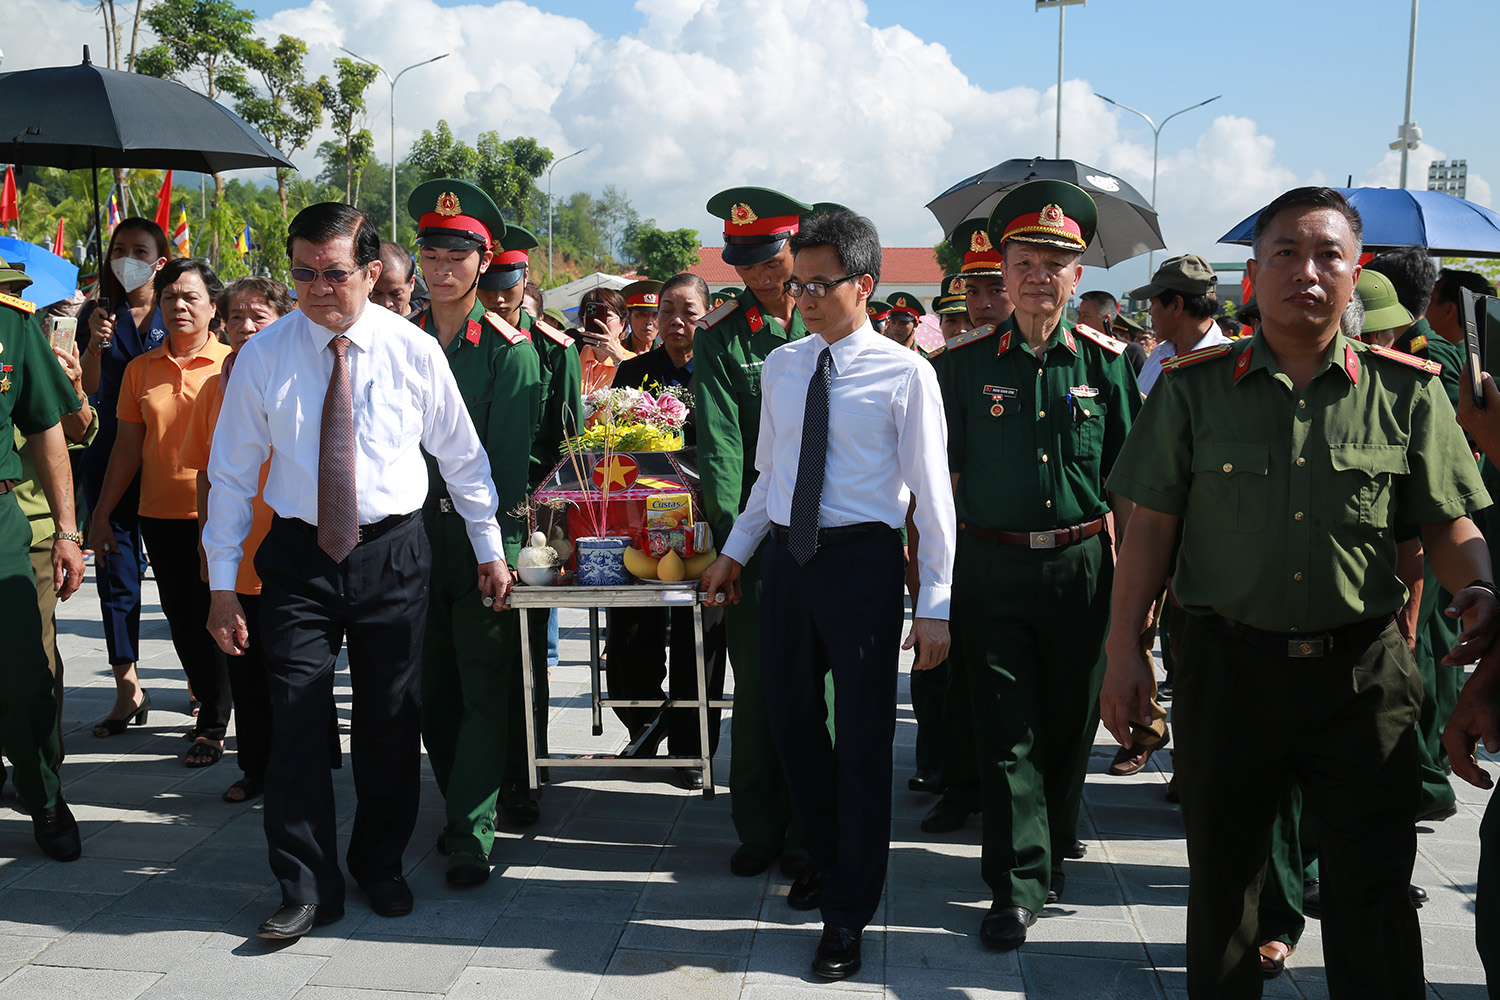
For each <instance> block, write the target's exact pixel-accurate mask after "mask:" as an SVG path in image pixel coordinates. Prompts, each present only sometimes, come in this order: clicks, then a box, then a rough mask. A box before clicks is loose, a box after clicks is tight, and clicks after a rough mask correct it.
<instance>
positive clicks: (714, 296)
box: [708, 285, 744, 311]
mask: <svg viewBox="0 0 1500 1000" xmlns="http://www.w3.org/2000/svg"><path fill="white" fill-rule="evenodd" d="M743 291H744V289H743V288H736V287H734V286H733V285H726V286H724V287H723V288H721V289H719V290H718V291H716V292H712V293H710V295H709V297H708V308H709V310H710V311H712V310H714V309H717V308H719V307H720V306H722V305H723V304H724V303H726V302H728V301H729V300H730V299H732V298H735V297H737V296H738V295H739V294H740V292H743Z"/></svg>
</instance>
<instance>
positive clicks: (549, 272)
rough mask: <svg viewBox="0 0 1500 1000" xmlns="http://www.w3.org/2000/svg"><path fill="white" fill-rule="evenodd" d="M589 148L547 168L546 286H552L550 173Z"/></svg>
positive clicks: (555, 161) (565, 157)
mask: <svg viewBox="0 0 1500 1000" xmlns="http://www.w3.org/2000/svg"><path fill="white" fill-rule="evenodd" d="M588 151H589V147H587V146H584V147H583V148H582V149H580V150H577V151H575V152H572V153H569V154H568V155H567V156H564V157H563V158H562V160H553V161H552V165H551V166H549V167H548V168H547V284H549V285H550V284H552V171H553V170H554V169H556V167H557V165H558V164H559V163H561V162H562V161H563V160H571V159H572V158H573V157H575V156H577V155H578V154H579V153H587V152H588Z"/></svg>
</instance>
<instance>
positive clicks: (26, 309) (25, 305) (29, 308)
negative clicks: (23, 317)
mask: <svg viewBox="0 0 1500 1000" xmlns="http://www.w3.org/2000/svg"><path fill="white" fill-rule="evenodd" d="M0 302H3V303H5V304H6V305H8V306H15V307H16V308H17V309H19V310H21V311H22V312H23V313H34V312H36V303H35V302H27V301H26V300H25V299H23V298H21V297H20V296H19V295H7V294H6V293H4V292H0Z"/></svg>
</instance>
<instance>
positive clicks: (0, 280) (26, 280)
mask: <svg viewBox="0 0 1500 1000" xmlns="http://www.w3.org/2000/svg"><path fill="white" fill-rule="evenodd" d="M12 283H14V285H15V287H14V288H12V291H16V292H19V291H20V290H21V289H23V288H25V287H26V286H27V285H30V284H31V276H30V275H28V274H27V273H26V268H25V266H24V265H22V264H14V265H12V264H7V263H6V262H5V258H3V257H0V285H9V284H12Z"/></svg>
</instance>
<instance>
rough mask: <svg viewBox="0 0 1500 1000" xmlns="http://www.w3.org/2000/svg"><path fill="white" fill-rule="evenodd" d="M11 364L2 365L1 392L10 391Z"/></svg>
mask: <svg viewBox="0 0 1500 1000" xmlns="http://www.w3.org/2000/svg"><path fill="white" fill-rule="evenodd" d="M10 372H11V367H10V365H0V392H10Z"/></svg>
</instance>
